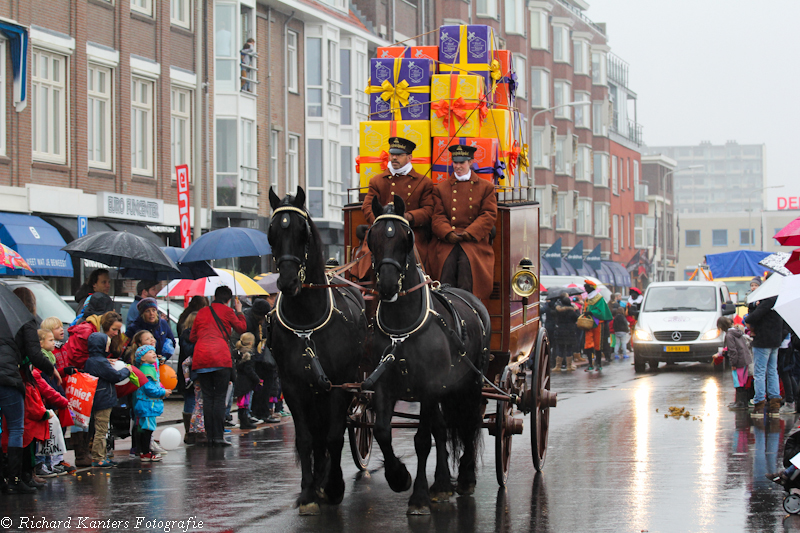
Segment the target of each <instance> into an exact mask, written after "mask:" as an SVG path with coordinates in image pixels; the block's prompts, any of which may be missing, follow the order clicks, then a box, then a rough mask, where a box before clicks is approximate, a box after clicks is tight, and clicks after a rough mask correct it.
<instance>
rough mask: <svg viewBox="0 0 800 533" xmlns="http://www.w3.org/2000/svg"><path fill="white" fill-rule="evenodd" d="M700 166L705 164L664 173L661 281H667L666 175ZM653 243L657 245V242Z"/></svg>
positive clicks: (656, 206) (656, 207)
mask: <svg viewBox="0 0 800 533" xmlns="http://www.w3.org/2000/svg"><path fill="white" fill-rule="evenodd" d="M701 168H705V166H703V165H689V166H687V167H678V168H673V169H672V170H670V171H669V172H667V173H666V174H664V201H663V202H662V203H663V205H664V212H663V215H664V216H662V217H661V238H662V239H663V241H664V246H663V247H662V250H661V281H667V176H669V175H670V174H674V173H675V172H680V171H681V170H696V169H701ZM672 190H673V191H674V190H675V187H673V188H672ZM655 209H656V210H658V203H656V205H655ZM655 244H656V246H658V242H656V243H655ZM673 244H674V242H673Z"/></svg>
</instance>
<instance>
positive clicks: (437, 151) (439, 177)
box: [431, 137, 499, 184]
mask: <svg viewBox="0 0 800 533" xmlns="http://www.w3.org/2000/svg"><path fill="white" fill-rule="evenodd" d="M456 144H462V145H464V146H474V147H476V148H477V150H476V151H475V160H474V166H475V167H477V168H478V169H479V171H477V172H476V173H477V174H478V176H480V177H481V178H483V179H485V180H486V181H489V182H492V183H494V182H495V175H494V169H495V168H496V166H497V156H498V152H499V144H498V142H497V139H481V138H466V137H454V138H451V137H434V138H433V147H432V153H433V157H432V158H431V161H432V162H433V165H432V166H431V179H432V180H433V183H434V184H437V183H440V182H442V181H444V180H446V179H447V178H448V177H449V176H450V174H451V173H452V172H453V162H452V160H451V159H450V151H449V150H448V149H447V148H448V147H450V146H453V145H456ZM473 170H474V169H473Z"/></svg>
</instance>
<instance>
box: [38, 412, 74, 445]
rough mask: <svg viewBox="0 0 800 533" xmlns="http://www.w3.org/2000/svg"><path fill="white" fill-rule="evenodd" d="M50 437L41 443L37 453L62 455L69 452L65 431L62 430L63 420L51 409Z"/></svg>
mask: <svg viewBox="0 0 800 533" xmlns="http://www.w3.org/2000/svg"><path fill="white" fill-rule="evenodd" d="M48 422H49V424H50V437H49V438H48V439H47V440H45V441H43V442H40V443H39V452H38V454H37V455H48V456H53V455H61V454H63V453H67V444H66V443H65V442H64V433H63V432H62V431H61V422H59V420H58V417H57V416H56V415H55V413H53V411H50V420H48Z"/></svg>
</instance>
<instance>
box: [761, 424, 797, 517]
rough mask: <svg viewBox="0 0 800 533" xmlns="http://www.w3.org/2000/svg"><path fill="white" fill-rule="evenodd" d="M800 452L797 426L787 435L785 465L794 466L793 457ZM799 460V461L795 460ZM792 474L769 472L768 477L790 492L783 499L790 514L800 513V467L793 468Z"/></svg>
mask: <svg viewBox="0 0 800 533" xmlns="http://www.w3.org/2000/svg"><path fill="white" fill-rule="evenodd" d="M798 454H800V426H796V427H795V428H794V429H792V430H791V431H790V432H789V436H788V437H786V445H785V446H784V449H783V466H784V468H789V467H790V466H792V462H791V461H792V459H793V458H794V457H795V456H796V455H798ZM795 462H797V461H795ZM793 470H794V471H793V472H792V473H791V474H788V475H787V474H786V471H785V470H784V471H782V472H777V473H775V474H768V475H767V477H768V478H769V479H770V480H771V481H774V482H775V483H778V484H779V485H781V486H782V487H783V490H785V491H786V492H788V493H789V494H787V496H786V497H785V498H784V499H783V509H784V510H785V511H786V512H787V513H789V514H800V468H797V469H793Z"/></svg>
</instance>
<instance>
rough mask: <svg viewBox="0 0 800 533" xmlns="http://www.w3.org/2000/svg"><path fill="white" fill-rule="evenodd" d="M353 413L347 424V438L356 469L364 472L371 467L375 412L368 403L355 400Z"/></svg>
mask: <svg viewBox="0 0 800 533" xmlns="http://www.w3.org/2000/svg"><path fill="white" fill-rule="evenodd" d="M352 410H353V412H352V413H351V414H350V420H349V423H348V424H347V436H348V440H349V441H350V452H351V453H352V454H353V462H355V464H356V468H358V469H359V470H361V471H363V470H366V469H367V466H368V465H369V457H370V454H371V453H372V428H373V427H374V424H375V412H374V411H373V410H372V408H371V407H370V406H369V404H368V403H366V402H364V401H361V400H360V399H359V398H356V399H355V400H353V407H352Z"/></svg>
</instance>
